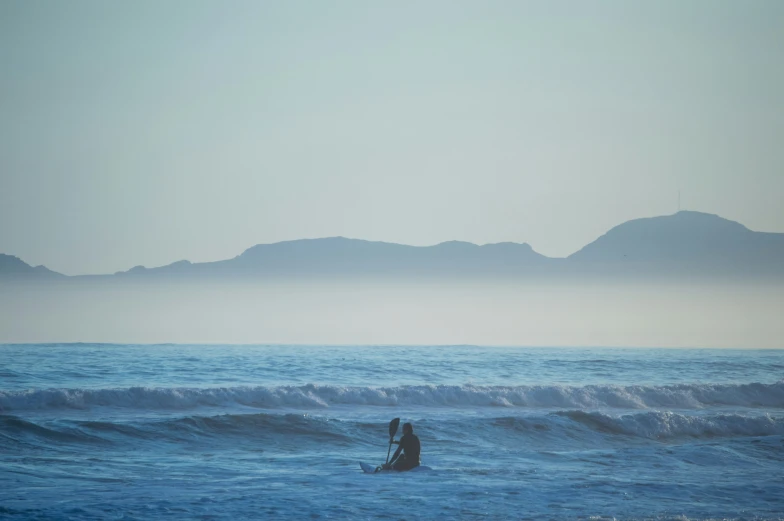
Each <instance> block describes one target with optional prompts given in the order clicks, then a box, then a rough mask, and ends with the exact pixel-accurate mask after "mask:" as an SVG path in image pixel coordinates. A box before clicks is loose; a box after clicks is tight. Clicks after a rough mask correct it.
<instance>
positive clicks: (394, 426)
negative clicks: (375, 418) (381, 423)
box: [384, 418, 400, 465]
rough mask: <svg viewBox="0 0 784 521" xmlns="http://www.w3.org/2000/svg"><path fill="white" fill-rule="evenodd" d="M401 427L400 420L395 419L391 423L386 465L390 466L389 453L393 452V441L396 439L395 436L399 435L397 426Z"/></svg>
mask: <svg viewBox="0 0 784 521" xmlns="http://www.w3.org/2000/svg"><path fill="white" fill-rule="evenodd" d="M398 425H400V418H395V419H394V420H392V421H391V422H389V448H388V449H387V462H386V463H384V465H387V464H389V453H390V452H391V451H392V440H394V439H395V434H397V426H398Z"/></svg>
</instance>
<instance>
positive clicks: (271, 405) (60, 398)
mask: <svg viewBox="0 0 784 521" xmlns="http://www.w3.org/2000/svg"><path fill="white" fill-rule="evenodd" d="M231 405H241V406H248V407H254V408H260V409H279V408H298V409H324V408H328V407H330V406H340V405H356V406H374V407H393V406H425V407H456V408H459V407H521V408H557V409H576V410H591V409H604V408H619V409H654V408H667V409H702V408H706V407H712V406H738V407H752V408H753V407H770V408H784V382H778V383H775V384H761V383H751V384H741V385H733V384H725V385H705V384H692V385H673V386H615V385H589V386H584V387H570V386H552V385H550V386H474V385H413V386H401V387H378V388H375V387H344V386H334V385H324V386H320V385H313V384H310V385H303V386H279V387H264V386H256V387H221V388H184V387H179V388H162V387H156V388H153V387H131V388H124V389H41V390H30V391H0V411H2V412H6V413H7V412H16V411H26V410H45V409H90V408H92V407H119V408H133V409H145V410H159V409H162V410H177V409H192V408H197V407H223V406H231Z"/></svg>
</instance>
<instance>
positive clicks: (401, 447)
mask: <svg viewBox="0 0 784 521" xmlns="http://www.w3.org/2000/svg"><path fill="white" fill-rule="evenodd" d="M396 443H398V448H397V450H396V451H395V454H394V456H392V459H391V460H389V463H388V464H387V468H389V467H391V466H392V465H393V464H394V463H395V461H397V458H398V456H400V451H402V450H403V446H402V445H400V444H399V443H400V442H396Z"/></svg>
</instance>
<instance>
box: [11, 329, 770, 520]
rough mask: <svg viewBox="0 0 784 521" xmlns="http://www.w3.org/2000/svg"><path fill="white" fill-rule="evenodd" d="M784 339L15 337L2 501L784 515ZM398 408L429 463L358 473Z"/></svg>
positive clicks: (151, 509)
mask: <svg viewBox="0 0 784 521" xmlns="http://www.w3.org/2000/svg"><path fill="white" fill-rule="evenodd" d="M783 375H784V351H780V350H766V351H751V350H732V351H729V350H675V349H666V350H651V349H532V348H487V347H472V346H437V347H436V346H421V347H396V346H364V347H331V346H309V347H305V346H217V345H216V346H186V345H150V346H138V345H95V344H90V345H82V344H64V345H58V344H47V345H0V458H1V459H0V518H8V519H107V518H112V519H198V518H201V519H227V520H228V519H245V518H247V519H261V518H272V519H274V518H285V517H290V518H310V519H319V518H331V519H346V518H349V519H351V518H359V519H361V518H367V519H371V518H372V519H375V518H382V519H383V518H389V519H401V518H406V519H436V518H441V519H450V518H455V519H479V518H481V519H486V518H490V519H507V518H513V519H575V518H589V517H607V518H612V517H615V518H619V519H652V518H653V519H669V518H678V519H684V518H688V519H719V518H732V519H782V518H784V380H782V376H783ZM393 417H401V418H402V420H403V421H411V422H413V423H414V425H415V430H416V433H417V434H418V435H419V437H420V439H421V442H422V447H423V462H424V463H425V464H426V465H427V466H429V467H431V468H432V470H430V471H422V472H412V473H401V474H384V475H364V474H362V473H361V472H360V470H359V466H358V464H357V462H358V461H360V460H362V461H367V462H370V463H373V464H377V463H380V462H382V461H383V459H384V458H385V456H386V450H387V434H386V431H387V424H388V422H389V420H390V419H392V418H393Z"/></svg>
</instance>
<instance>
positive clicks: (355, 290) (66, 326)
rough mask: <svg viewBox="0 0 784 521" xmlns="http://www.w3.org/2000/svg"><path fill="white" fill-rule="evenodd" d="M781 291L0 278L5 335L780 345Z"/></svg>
mask: <svg viewBox="0 0 784 521" xmlns="http://www.w3.org/2000/svg"><path fill="white" fill-rule="evenodd" d="M783 289H784V286H782V285H780V284H773V285H769V286H765V285H763V284H740V283H739V284H731V283H728V284H715V283H701V284H689V283H688V282H684V283H676V282H667V283H662V284H656V283H636V284H629V283H616V282H606V281H605V282H598V281H597V282H591V283H586V282H584V281H583V282H575V283H572V282H543V283H538V282H520V281H517V282H507V283H500V282H465V281H462V282H446V281H441V282H429V283H419V282H410V281H409V282H406V281H401V282H376V281H371V280H369V281H340V280H336V281H334V282H328V281H326V282H325V281H324V280H313V281H301V280H300V281H267V282H258V281H256V282H251V283H246V284H231V283H226V282H220V283H218V282H215V283H209V282H208V283H201V284H192V283H188V282H180V283H176V282H175V283H171V282H160V283H155V282H147V281H129V282H113V281H112V282H107V281H101V280H94V281H89V280H88V281H66V282H59V283H48V284H22V283H6V284H4V285H0V342H51V341H57V342H123V343H160V342H174V343H288V344H428V345H430V344H440V345H445V344H449V345H453V344H472V345H529V346H531V345H533V346H628V347H635V346H639V347H736V348H780V347H782V339H784V324H783V323H782V321H781V320H780V317H781V316H784V291H783Z"/></svg>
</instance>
